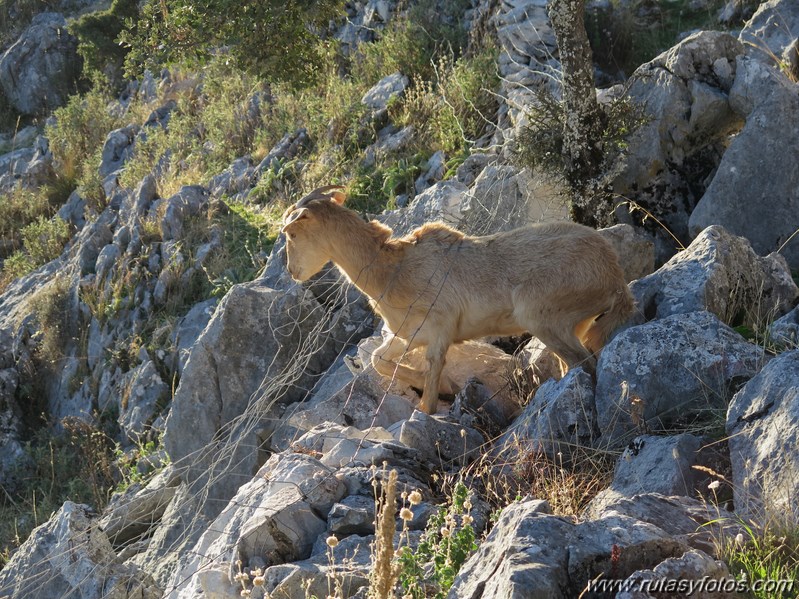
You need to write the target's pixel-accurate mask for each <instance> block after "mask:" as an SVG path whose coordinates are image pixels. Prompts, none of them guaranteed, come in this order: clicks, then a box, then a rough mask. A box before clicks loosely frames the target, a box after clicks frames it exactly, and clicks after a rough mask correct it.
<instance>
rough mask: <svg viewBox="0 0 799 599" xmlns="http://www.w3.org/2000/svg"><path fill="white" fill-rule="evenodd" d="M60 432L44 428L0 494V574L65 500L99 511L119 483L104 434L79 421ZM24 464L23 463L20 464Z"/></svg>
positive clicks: (66, 424)
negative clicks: (35, 529) (86, 505)
mask: <svg viewBox="0 0 799 599" xmlns="http://www.w3.org/2000/svg"><path fill="white" fill-rule="evenodd" d="M62 426H63V432H62V433H60V434H55V435H53V434H51V432H50V431H49V430H48V429H47V428H42V429H40V430H38V431H36V433H35V434H34V435H33V438H32V440H30V441H29V442H27V443H26V444H25V446H24V450H25V454H26V455H27V457H28V459H29V464H27V465H22V466H17V467H16V468H15V469H13V470H12V471H11V472H9V473H8V475H9V478H10V479H11V480H12V481H14V483H13V484H11V485H8V486H7V487H5V488H4V490H5V493H3V494H0V539H2V540H1V541H0V568H1V567H3V566H4V565H5V563H6V562H7V561H8V559H9V558H10V556H11V553H12V552H13V551H14V550H15V549H16V548H17V547H18V546H19V545H21V544H22V542H23V541H24V540H25V539H26V538H27V537H28V535H29V534H30V532H31V531H32V530H33V529H34V528H35V527H37V526H39V525H40V524H43V523H44V522H46V521H47V519H48V518H49V517H50V516H51V514H52V513H53V512H55V511H57V510H58V509H59V508H60V507H61V505H62V504H63V503H64V502H65V501H67V500H69V501H74V502H76V503H88V504H92V505H94V507H96V508H98V509H99V508H102V507H104V506H105V504H106V503H107V502H108V497H109V494H110V491H111V489H112V488H113V486H114V484H115V481H116V479H117V478H118V476H117V474H116V472H115V468H114V466H113V464H112V462H111V458H112V455H113V453H112V450H113V443H112V442H111V439H110V438H109V436H108V434H106V432H104V431H102V430H100V429H99V428H97V427H96V426H94V425H90V424H88V423H86V422H84V421H82V420H78V419H69V420H64V421H63V422H62ZM21 463H23V464H24V462H21Z"/></svg>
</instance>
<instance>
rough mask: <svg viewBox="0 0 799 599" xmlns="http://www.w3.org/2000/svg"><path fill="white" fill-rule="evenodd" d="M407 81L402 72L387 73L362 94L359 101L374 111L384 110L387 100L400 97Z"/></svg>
mask: <svg viewBox="0 0 799 599" xmlns="http://www.w3.org/2000/svg"><path fill="white" fill-rule="evenodd" d="M408 83H409V81H408V78H407V77H406V76H405V75H403V74H402V73H392V74H391V75H387V76H386V77H383V78H382V79H381V80H380V81H378V82H377V84H375V85H374V87H372V88H371V89H370V90H369V91H368V92H366V93H365V94H364V96H363V98H361V103H362V104H366V106H368V107H369V108H371V109H372V110H374V111H380V110H385V109H386V108H387V107H388V103H389V102H391V101H392V100H394V99H395V98H400V97H402V94H403V93H404V92H405V88H407V87H408Z"/></svg>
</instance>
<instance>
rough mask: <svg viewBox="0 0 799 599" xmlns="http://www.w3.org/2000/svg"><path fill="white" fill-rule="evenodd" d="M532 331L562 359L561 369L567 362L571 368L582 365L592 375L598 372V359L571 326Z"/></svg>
mask: <svg viewBox="0 0 799 599" xmlns="http://www.w3.org/2000/svg"><path fill="white" fill-rule="evenodd" d="M531 333H532V334H533V335H534V336H536V337H538V339H539V340H540V341H541V342H542V343H543V344H544V345H546V346H547V348H548V349H549V350H550V351H552V352H553V353H554V354H555V355H557V356H558V358H559V359H560V360H561V370H563V364H562V363H563V362H565V363H566V364H567V365H568V367H569V370H571V369H572V368H575V367H577V366H581V367H582V368H583V370H585V371H586V372H587V373H588V374H590V375H591V376H594V375H595V373H596V359H595V358H594V356H593V354H592V353H591V352H590V351H588V350H587V349H586V348H585V347H583V344H582V343H580V341H579V339H577V337H575V335H574V334H573V333H572V329H571V328H569V327H566V328H563V330H560V329H554V328H553V327H546V328H540V329H537V330H535V331H531Z"/></svg>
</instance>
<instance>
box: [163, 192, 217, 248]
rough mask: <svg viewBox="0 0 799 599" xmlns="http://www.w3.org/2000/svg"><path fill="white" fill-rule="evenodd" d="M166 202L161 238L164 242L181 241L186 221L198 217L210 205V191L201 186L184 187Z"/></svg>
mask: <svg viewBox="0 0 799 599" xmlns="http://www.w3.org/2000/svg"><path fill="white" fill-rule="evenodd" d="M165 202H166V209H165V210H164V216H163V218H162V219H161V237H162V238H163V240H164V241H170V240H173V239H180V238H181V236H182V235H183V224H184V223H185V221H186V219H188V218H189V217H192V216H196V215H197V214H199V213H200V212H201V211H202V210H203V209H204V208H205V207H206V206H207V205H208V190H207V189H206V188H205V187H202V186H201V185H184V186H183V187H181V188H180V190H179V191H178V192H177V193H176V194H175V195H173V196H172V197H170V198H168V199H167V200H165Z"/></svg>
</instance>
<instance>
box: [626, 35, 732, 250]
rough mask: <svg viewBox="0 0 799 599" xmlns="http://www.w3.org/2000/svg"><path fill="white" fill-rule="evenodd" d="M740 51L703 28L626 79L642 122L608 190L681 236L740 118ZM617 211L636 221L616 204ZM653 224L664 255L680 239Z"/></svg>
mask: <svg viewBox="0 0 799 599" xmlns="http://www.w3.org/2000/svg"><path fill="white" fill-rule="evenodd" d="M743 52H744V48H743V44H741V43H740V42H739V41H738V40H737V39H735V38H734V37H732V36H731V35H729V34H727V33H721V32H711V31H703V32H700V33H696V34H694V35H691V36H690V37H688V38H686V39H685V40H683V41H682V42H680V43H679V44H678V45H676V46H674V47H673V48H671V49H670V50H667V51H666V52H664V53H663V54H661V55H660V56H658V57H656V58H654V59H653V60H652V61H650V62H648V63H647V64H644V65H642V66H641V67H639V68H638V69H637V70H636V71H635V73H634V74H633V76H632V77H631V80H630V83H629V96H630V98H631V99H632V100H633V101H634V102H635V103H637V104H639V105H641V106H642V108H643V112H644V114H645V116H646V122H645V123H644V124H643V125H642V126H641V127H639V128H638V129H637V131H636V132H635V134H634V135H633V136H632V137H631V139H630V140H629V149H628V151H626V152H625V154H624V158H623V159H624V161H625V162H624V166H623V168H622V169H620V173H619V175H618V176H616V178H615V179H614V181H613V190H614V192H615V193H617V194H618V195H619V196H621V197H625V198H630V199H631V200H634V201H635V202H636V203H637V204H638V205H641V206H643V207H644V208H646V209H647V210H648V211H649V212H650V213H652V214H654V215H655V216H656V217H657V218H658V219H659V220H660V221H661V222H662V223H663V224H664V225H665V226H666V227H668V229H669V230H670V231H671V232H672V233H673V234H674V235H676V236H677V237H678V238H679V239H680V240H681V241H682V242H683V243H687V241H688V239H689V236H688V217H689V215H690V214H691V212H692V210H693V209H694V206H695V205H696V203H697V202H698V201H699V199H700V197H701V195H702V193H703V191H704V189H705V186H706V182H705V179H706V178H707V177H708V176H709V175H710V174H711V173H712V172H713V171H714V170H715V168H716V165H717V164H718V162H719V159H720V158H721V155H722V153H723V152H724V148H725V146H726V144H727V138H728V136H729V134H730V133H731V132H733V131H735V130H737V129H738V128H739V127H740V125H741V118H740V116H738V115H737V114H735V112H734V111H733V110H732V108H731V107H730V102H729V99H728V94H729V91H730V88H731V87H732V85H733V81H734V80H735V71H736V58H737V57H738V56H740V55H742V54H743ZM617 215H618V216H619V217H622V218H627V219H629V222H631V223H632V222H633V221H634V219H633V218H632V217H630V216H625V213H622V212H621V211H617ZM651 230H652V233H653V234H654V235H655V236H656V239H657V241H658V248H657V250H658V251H657V256H658V260H657V261H658V262H659V263H662V262H664V261H665V260H666V259H668V258H669V257H670V256H671V255H672V254H673V253H674V251H675V249H676V245H677V244H676V243H675V241H674V239H672V238H671V236H669V235H668V234H666V233H665V231H664V230H663V229H662V228H660V227H654V225H653V227H652V229H651Z"/></svg>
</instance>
